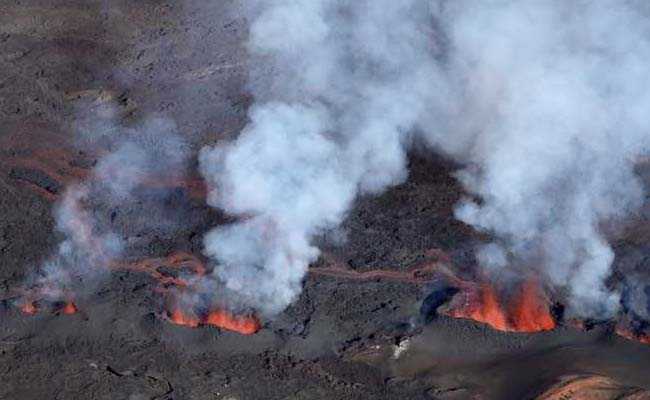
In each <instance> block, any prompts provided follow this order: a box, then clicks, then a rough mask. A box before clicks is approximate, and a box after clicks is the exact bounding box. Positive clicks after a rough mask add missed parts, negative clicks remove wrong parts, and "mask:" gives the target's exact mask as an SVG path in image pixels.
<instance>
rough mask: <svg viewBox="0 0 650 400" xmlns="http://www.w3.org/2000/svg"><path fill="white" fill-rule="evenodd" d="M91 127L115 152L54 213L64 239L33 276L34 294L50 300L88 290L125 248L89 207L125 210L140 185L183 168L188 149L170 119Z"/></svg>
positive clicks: (71, 189)
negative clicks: (104, 134) (106, 137)
mask: <svg viewBox="0 0 650 400" xmlns="http://www.w3.org/2000/svg"><path fill="white" fill-rule="evenodd" d="M109 125H110V126H109ZM94 128H96V129H93V131H92V132H93V134H96V133H97V132H101V131H104V132H111V133H112V134H113V135H115V137H112V138H110V140H111V141H112V142H113V143H112V147H113V150H112V151H111V152H109V153H107V154H106V155H104V156H103V157H101V158H100V159H99V160H98V162H97V165H96V166H95V167H94V168H93V170H92V172H91V174H90V176H89V177H88V178H87V180H85V181H84V182H81V183H78V184H75V185H71V186H70V187H68V188H67V189H66V190H65V192H64V194H63V196H62V198H61V200H60V201H59V203H58V204H57V206H56V207H55V211H54V217H55V220H56V230H57V231H58V232H59V233H60V234H62V235H63V240H62V241H61V243H60V244H59V245H58V248H57V251H56V252H55V253H54V254H53V255H52V256H51V257H50V258H49V259H48V260H46V261H45V262H44V263H43V264H42V265H41V267H40V269H39V271H38V275H37V276H36V277H35V278H33V281H34V282H33V284H34V286H35V287H36V288H38V295H42V296H45V297H48V298H50V299H53V300H59V299H61V298H65V297H68V296H71V295H72V292H74V291H75V289H78V285H79V284H83V285H84V286H87V285H89V284H90V283H91V282H92V281H93V280H95V279H97V278H99V277H101V276H104V275H105V274H106V272H107V271H108V268H109V267H110V265H111V263H113V262H115V261H116V260H117V259H118V258H119V257H120V256H122V255H123V253H124V251H125V249H126V247H127V243H126V242H125V239H124V238H123V235H121V234H118V232H114V231H113V230H112V229H111V226H110V224H107V223H106V222H105V221H103V220H102V219H100V218H98V217H97V216H96V215H95V214H94V212H93V211H90V210H89V205H91V204H98V203H97V202H100V203H101V205H102V206H103V207H107V208H108V209H115V208H119V207H123V206H125V205H127V204H128V203H130V202H133V201H134V198H133V196H134V195H137V194H138V188H139V187H140V185H142V184H144V183H146V182H149V181H151V180H152V179H156V178H159V177H160V174H161V173H164V176H165V177H170V176H171V177H174V176H180V175H181V174H182V173H183V171H184V168H185V163H186V158H187V154H188V151H187V145H186V144H185V143H184V141H183V140H182V139H181V138H180V137H178V136H177V135H176V134H175V133H174V131H175V127H174V125H173V124H172V123H171V122H170V121H168V120H165V119H162V118H150V119H149V120H147V121H145V122H144V123H142V124H140V125H139V126H137V127H135V128H126V127H120V126H118V125H114V122H113V121H110V122H107V123H106V124H105V126H104V128H105V129H103V130H102V129H100V127H99V126H95V127H94ZM82 133H85V132H82ZM95 139H97V138H93V140H95Z"/></svg>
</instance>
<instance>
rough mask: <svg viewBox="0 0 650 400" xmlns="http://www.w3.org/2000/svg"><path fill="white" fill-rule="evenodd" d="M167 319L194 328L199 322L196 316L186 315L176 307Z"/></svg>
mask: <svg viewBox="0 0 650 400" xmlns="http://www.w3.org/2000/svg"><path fill="white" fill-rule="evenodd" d="M169 320H170V321H171V322H172V323H174V324H176V325H181V326H187V327H190V328H196V327H198V326H199V324H200V323H201V321H200V320H199V319H198V318H196V317H194V316H191V315H187V314H185V313H183V312H182V311H181V310H180V309H178V308H177V309H175V310H174V311H172V314H171V316H170V317H169Z"/></svg>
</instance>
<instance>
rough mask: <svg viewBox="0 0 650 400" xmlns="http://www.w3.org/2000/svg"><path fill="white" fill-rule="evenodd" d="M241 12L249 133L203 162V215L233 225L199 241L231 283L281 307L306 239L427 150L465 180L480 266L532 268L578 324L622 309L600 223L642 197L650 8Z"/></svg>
mask: <svg viewBox="0 0 650 400" xmlns="http://www.w3.org/2000/svg"><path fill="white" fill-rule="evenodd" d="M639 4H642V3H639ZM251 9H252V10H253V11H252V13H251V20H252V24H251V26H250V40H249V50H250V53H251V65H252V66H253V67H252V68H251V82H252V84H251V90H252V91H253V93H254V95H255V97H256V100H257V101H256V104H255V105H254V106H253V107H252V109H251V110H250V123H249V124H248V126H247V127H246V128H245V129H244V131H243V132H242V134H241V136H240V137H239V138H238V139H237V140H236V141H235V142H233V143H229V144H219V145H217V146H216V147H214V148H206V149H203V151H202V153H201V159H200V161H201V168H202V171H203V174H204V176H205V177H206V180H207V181H208V182H209V184H210V185H211V189H212V190H211V193H210V197H209V202H210V204H211V205H213V206H215V207H220V208H223V209H225V210H226V211H228V212H229V213H231V214H234V215H237V216H239V217H240V221H241V222H238V223H235V224H232V225H230V226H226V227H220V228H216V229H214V230H213V231H211V232H210V233H209V234H208V235H207V236H206V238H205V246H206V253H207V254H208V255H209V256H211V257H213V258H214V259H215V260H216V261H217V262H218V263H219V264H220V266H219V267H218V268H216V269H215V271H216V273H217V274H219V277H220V278H221V279H222V280H223V281H224V282H225V284H226V285H227V286H228V287H229V288H230V289H232V290H233V291H235V292H237V293H239V294H240V295H241V296H242V297H243V298H244V300H245V301H246V302H247V303H249V304H251V305H254V306H255V307H257V308H259V309H261V310H262V311H264V312H266V313H276V312H279V311H281V310H282V309H283V308H284V307H286V306H287V305H288V304H289V303H290V302H291V301H292V300H294V299H295V298H296V296H297V295H298V294H299V292H300V287H301V279H302V278H303V276H304V274H305V272H306V269H307V266H308V265H309V263H310V262H312V261H314V260H315V259H316V258H317V257H318V254H319V251H318V249H317V248H316V247H314V245H313V238H314V237H315V236H316V235H319V234H321V233H322V232H323V231H325V230H328V229H331V228H334V227H336V226H337V225H338V224H339V223H340V222H341V221H342V219H343V218H344V217H345V215H346V211H347V210H348V209H349V208H350V207H351V204H352V202H353V201H354V199H355V197H356V196H357V195H358V194H359V193H378V192H380V191H382V190H383V189H385V188H386V187H388V186H390V185H394V184H396V183H399V182H401V181H403V180H404V179H405V178H406V176H407V171H406V162H405V154H406V152H407V150H408V149H409V146H412V145H413V143H422V142H425V143H428V144H429V145H430V147H431V148H432V149H434V151H440V152H443V153H445V154H447V155H449V156H452V157H454V158H456V159H458V160H459V161H460V162H462V163H463V164H464V165H466V166H467V167H466V168H465V169H463V170H462V171H460V172H459V173H458V178H459V179H460V180H461V182H462V183H463V184H464V185H465V187H466V188H467V190H468V191H469V192H471V193H474V194H476V195H478V197H479V198H480V201H479V202H475V201H473V200H469V199H468V200H465V201H463V202H462V203H461V204H459V205H458V207H457V210H456V214H457V217H458V218H459V219H461V220H462V221H465V222H467V223H469V224H471V225H473V226H475V227H476V228H478V229H480V230H485V231H488V232H491V233H493V234H494V236H495V238H496V242H495V243H493V244H491V245H489V246H486V247H485V248H483V249H480V250H479V253H478V257H479V260H480V261H481V262H482V264H483V265H484V266H485V268H486V270H491V269H495V268H496V269H503V268H506V267H508V266H510V267H512V266H518V267H519V268H520V267H521V266H525V267H526V268H536V269H538V270H539V271H541V273H542V275H544V276H545V277H546V278H548V282H549V283H551V284H554V285H557V286H560V287H566V288H567V289H568V291H569V293H570V306H571V310H572V311H573V312H574V313H580V314H590V315H597V316H605V315H608V314H611V313H612V312H614V311H615V310H616V308H617V307H618V303H619V301H618V294H617V293H616V292H614V291H612V290H610V289H608V288H607V287H606V286H605V284H604V280H605V279H606V277H607V276H608V275H609V273H610V266H611V263H612V260H613V252H612V250H611V248H610V247H609V245H608V244H607V242H606V240H605V238H604V236H603V234H602V233H601V225H602V224H604V223H608V222H611V221H617V220H620V219H621V218H622V217H623V216H625V215H626V214H628V213H629V212H630V211H631V210H633V209H634V208H636V207H637V206H639V204H640V203H641V201H642V198H643V194H642V187H641V185H640V183H639V181H638V180H637V178H636V176H635V174H634V172H633V166H634V162H635V159H636V158H637V157H638V156H639V155H640V154H642V153H643V152H644V151H647V149H648V145H649V144H650V143H649V142H650V133H649V132H648V122H647V120H646V116H645V112H646V111H647V110H649V109H650V94H649V93H648V91H647V90H645V89H644V84H645V83H646V82H648V81H650V69H649V62H650V36H649V33H650V24H649V23H648V22H649V21H650V20H649V19H648V14H649V12H648V10H644V9H642V8H641V6H637V5H635V4H633V3H632V2H626V1H613V0H612V1H609V0H604V1H598V2H585V1H578V2H565V1H560V0H557V1H553V0H551V1H544V2H534V1H523V2H521V1H505V0H500V1H496V0H495V1H481V2H476V1H443V0H440V1H419V0H404V1H392V0H358V1H353V2H344V1H338V0H296V1H292V2H286V1H279V0H268V1H263V2H261V1H260V2H253V7H251ZM247 11H249V10H247ZM416 136H418V137H419V139H418V140H416V141H413V140H412V139H413V138H414V137H416Z"/></svg>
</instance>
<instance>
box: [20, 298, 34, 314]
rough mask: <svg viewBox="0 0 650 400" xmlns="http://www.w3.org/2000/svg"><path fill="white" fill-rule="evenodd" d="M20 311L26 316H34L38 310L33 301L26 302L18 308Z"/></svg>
mask: <svg viewBox="0 0 650 400" xmlns="http://www.w3.org/2000/svg"><path fill="white" fill-rule="evenodd" d="M20 311H22V312H23V313H25V314H27V315H35V314H36V313H37V312H38V308H36V305H35V304H34V302H33V301H26V302H24V303H23V304H22V305H21V306H20Z"/></svg>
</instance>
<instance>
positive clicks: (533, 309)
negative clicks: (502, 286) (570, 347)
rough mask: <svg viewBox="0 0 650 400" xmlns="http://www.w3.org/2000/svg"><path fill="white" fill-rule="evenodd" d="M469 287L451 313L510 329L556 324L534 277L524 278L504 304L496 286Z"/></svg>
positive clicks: (543, 328)
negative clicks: (525, 279) (527, 279)
mask: <svg viewBox="0 0 650 400" xmlns="http://www.w3.org/2000/svg"><path fill="white" fill-rule="evenodd" d="M470 287H471V286H467V287H465V288H463V290H462V293H461V294H462V295H461V296H460V297H461V298H464V301H463V302H461V303H460V304H458V302H456V304H452V306H451V310H449V311H447V314H448V315H449V316H451V317H454V318H466V319H472V320H474V321H478V322H481V323H484V324H487V325H489V326H491V327H492V328H494V329H497V330H500V331H507V332H540V331H548V330H551V329H554V328H555V326H556V323H555V319H554V318H553V316H552V315H551V313H550V310H549V307H548V302H547V301H546V300H545V299H544V297H543V295H542V293H541V290H540V287H539V285H538V284H537V282H536V281H535V280H529V281H526V282H524V283H523V284H522V285H521V287H520V288H519V290H518V291H517V292H516V293H515V294H514V295H513V296H512V297H511V298H510V299H509V301H508V303H507V304H506V305H505V306H504V305H503V304H502V302H501V301H500V299H499V297H498V295H497V292H496V290H495V288H494V287H493V286H491V285H488V284H483V285H479V286H478V287H476V286H474V287H471V289H470Z"/></svg>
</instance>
